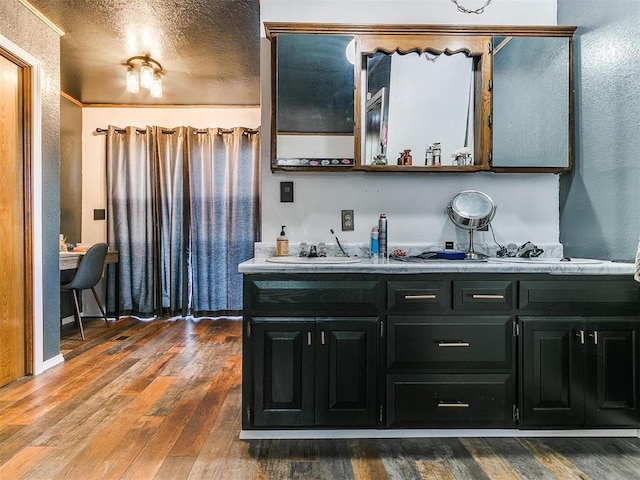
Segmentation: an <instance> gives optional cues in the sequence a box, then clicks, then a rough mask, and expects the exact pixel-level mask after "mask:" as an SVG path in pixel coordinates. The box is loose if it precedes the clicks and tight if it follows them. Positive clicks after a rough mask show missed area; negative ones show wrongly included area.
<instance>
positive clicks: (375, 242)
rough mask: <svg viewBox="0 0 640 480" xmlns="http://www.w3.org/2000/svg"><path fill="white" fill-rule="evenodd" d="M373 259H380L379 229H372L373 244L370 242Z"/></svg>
mask: <svg viewBox="0 0 640 480" xmlns="http://www.w3.org/2000/svg"><path fill="white" fill-rule="evenodd" d="M370 250H371V258H378V227H375V226H374V227H373V228H372V229H371V242H370Z"/></svg>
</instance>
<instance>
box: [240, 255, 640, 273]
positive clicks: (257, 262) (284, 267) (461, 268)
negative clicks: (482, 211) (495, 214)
mask: <svg viewBox="0 0 640 480" xmlns="http://www.w3.org/2000/svg"><path fill="white" fill-rule="evenodd" d="M548 262H549V263H547V262H546V261H545V260H543V259H532V261H526V260H525V259H512V261H506V260H504V259H496V258H490V259H488V260H487V261H470V260H429V261H425V262H421V263H413V262H403V261H397V260H385V259H370V258H363V259H362V261H361V262H357V263H341V264H329V263H313V259H309V262H306V263H295V264H288V263H271V262H268V261H267V258H265V257H259V258H253V259H251V260H247V261H246V262H243V263H241V264H240V265H239V266H238V271H239V272H240V273H243V274H249V273H391V274H410V273H461V272H464V273H548V274H552V275H630V276H632V275H633V273H634V271H635V267H634V264H633V263H620V262H610V261H606V260H602V261H599V260H598V261H594V260H589V259H574V261H569V262H559V261H555V260H548Z"/></svg>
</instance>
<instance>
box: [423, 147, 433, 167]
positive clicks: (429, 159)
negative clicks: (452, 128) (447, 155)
mask: <svg viewBox="0 0 640 480" xmlns="http://www.w3.org/2000/svg"><path fill="white" fill-rule="evenodd" d="M424 164H425V165H433V145H429V146H428V147H427V151H426V152H425V154H424Z"/></svg>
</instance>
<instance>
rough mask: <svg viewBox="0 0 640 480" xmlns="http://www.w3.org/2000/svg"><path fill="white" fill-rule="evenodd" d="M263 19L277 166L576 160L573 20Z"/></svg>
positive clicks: (501, 166) (493, 166)
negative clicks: (566, 22) (549, 23)
mask: <svg viewBox="0 0 640 480" xmlns="http://www.w3.org/2000/svg"><path fill="white" fill-rule="evenodd" d="M265 28H266V33H267V37H268V38H269V39H270V41H271V69H272V71H271V136H270V140H271V169H272V170H273V171H277V170H294V171H307V170H308V171H319V170H322V171H343V172H344V171H350V170H364V171H377V172H449V173H451V172H477V171H494V172H553V173H561V172H565V171H569V170H570V169H571V167H572V148H571V146H572V128H573V114H572V94H573V91H572V68H571V47H572V37H573V33H574V31H575V27H569V26H567V27H564V26H563V27H558V26H544V27H536V26H527V27H522V26H446V25H404V26H396V25H341V24H291V23H286V24H276V23H266V24H265Z"/></svg>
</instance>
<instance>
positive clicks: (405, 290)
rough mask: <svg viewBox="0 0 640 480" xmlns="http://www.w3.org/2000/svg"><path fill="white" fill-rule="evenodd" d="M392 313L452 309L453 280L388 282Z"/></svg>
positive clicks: (388, 295)
mask: <svg viewBox="0 0 640 480" xmlns="http://www.w3.org/2000/svg"><path fill="white" fill-rule="evenodd" d="M387 309H388V311H389V312H390V313H428V312H446V311H450V310H451V282H449V281H442V282H388V283H387Z"/></svg>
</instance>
